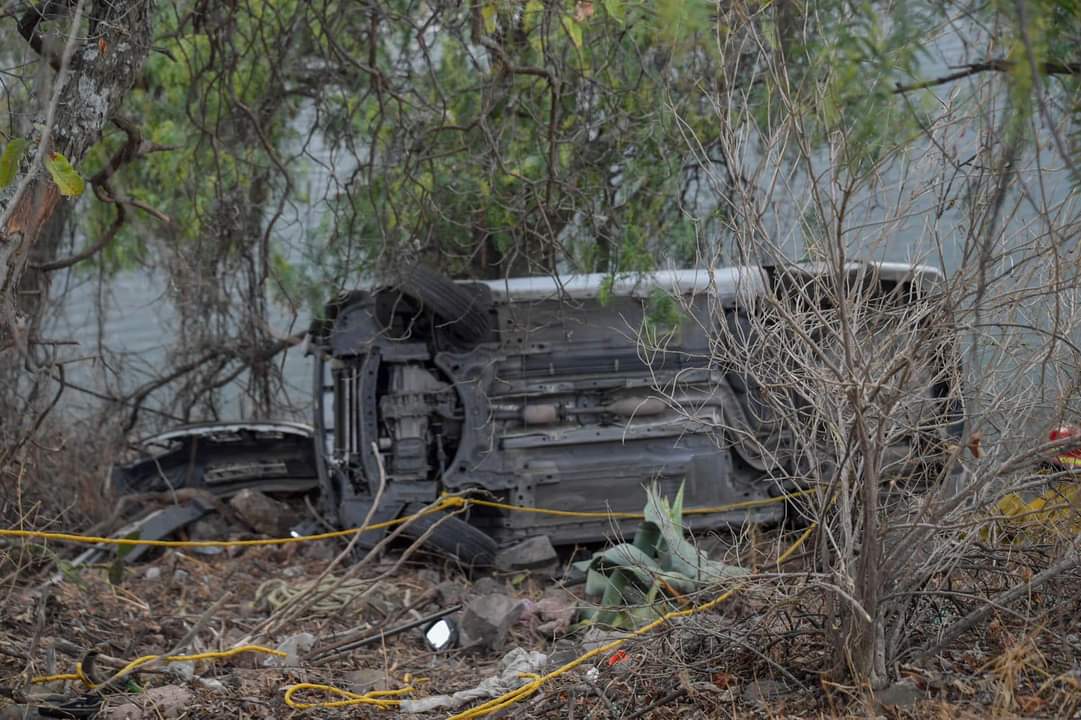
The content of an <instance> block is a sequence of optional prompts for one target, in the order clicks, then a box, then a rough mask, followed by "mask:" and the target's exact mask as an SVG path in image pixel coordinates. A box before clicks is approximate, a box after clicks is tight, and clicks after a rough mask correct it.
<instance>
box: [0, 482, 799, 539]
mask: <svg viewBox="0 0 1081 720" xmlns="http://www.w3.org/2000/svg"><path fill="white" fill-rule="evenodd" d="M813 492H814V491H813V490H800V491H798V492H794V493H789V494H787V495H779V496H778V497H773V498H765V499H763V500H743V501H741V502H734V503H729V504H728V505H718V506H715V507H704V508H688V509H686V510H684V511H683V514H684V515H706V514H713V513H724V512H731V511H733V510H746V509H748V508H756V507H764V506H767V505H776V504H778V503H782V502H785V501H786V500H790V499H791V498H796V497H801V496H803V495H809V494H811V493H813ZM469 505H478V506H481V507H490V508H497V509H500V510H510V511H514V512H526V513H538V514H541V515H554V516H557V517H579V518H586V519H599V518H615V519H642V518H643V517H644V515H643V513H640V512H608V511H606V510H596V511H580V510H555V509H552V508H538V507H528V506H525V505H511V504H509V503H501V502H495V501H493V500H480V499H476V498H464V497H461V496H458V495H446V496H444V497H442V498H440V499H439V500H438V501H437V502H436V503H435V504H434V505H432V506H431V507H429V508H426V509H424V510H421V511H420V512H416V513H413V514H412V515H406V516H404V517H400V518H395V519H393V520H385V521H383V522H377V523H372V524H370V525H361V526H360V527H355V528H348V529H345V530H335V531H333V532H325V533H319V534H317V535H301V536H299V537H281V538H263V539H258V540H140V539H139V538H110V537H98V536H95V535H76V534H74V533H63V532H47V531H44V530H13V529H0V538H3V537H14V538H37V539H39V540H57V541H59V542H69V543H81V544H84V545H121V546H136V545H148V546H150V547H164V548H206V547H221V548H230V547H252V546H259V545H291V544H293V543H305V542H315V541H318V540H331V539H334V538H340V537H347V536H349V535H356V534H358V533H362V532H368V531H369V530H382V529H384V528H388V527H393V526H395V525H401V524H403V523H407V522H410V521H411V520H414V519H415V518H419V517H423V516H425V515H432V514H434V513H438V512H442V511H443V510H446V509H448V508H459V507H467V506H469Z"/></svg>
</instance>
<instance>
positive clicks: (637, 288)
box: [460, 262, 943, 304]
mask: <svg viewBox="0 0 1081 720" xmlns="http://www.w3.org/2000/svg"><path fill="white" fill-rule="evenodd" d="M788 267H789V268H791V269H793V270H797V271H801V272H805V273H808V274H811V275H818V274H824V273H826V272H827V271H828V270H829V266H828V265H827V264H826V263H795V264H793V265H790V266H788ZM845 270H846V271H847V272H849V273H858V272H861V271H864V272H866V271H871V272H874V273H876V274H877V275H878V277H879V278H880V279H883V280H893V281H902V280H909V279H911V280H916V281H917V282H919V283H921V284H922V283H927V282H930V283H932V284H933V283H935V282H938V281H940V280H941V279H942V278H943V275H942V272H941V271H940V270H939V269H938V268H935V267H931V266H930V265H914V264H910V263H898V262H892V263H891V262H852V263H847V264H846V265H845ZM460 282H478V281H468V280H466V281H460ZM479 282H481V283H483V284H485V285H487V286H488V287H490V288H491V289H492V299H493V300H495V301H496V302H509V301H519V302H520V301H534V300H556V299H560V298H564V299H578V300H587V299H594V298H597V297H599V296H600V295H601V293H602V291H604V288H605V286H606V285H607V286H608V287H607V292H609V293H610V294H611V295H613V296H617V297H637V298H645V297H649V295H650V294H651V293H652V292H653V291H654V290H661V291H663V292H665V293H669V294H679V295H693V294H698V293H703V292H708V293H710V294H711V295H713V296H714V297H715V298H716V300H717V301H718V302H720V303H722V304H725V303H729V302H733V301H735V300H737V299H742V300H746V299H749V298H753V297H759V296H761V295H764V294H765V292H766V289H767V286H768V283H767V278H766V271H765V270H764V269H763V268H761V267H757V266H729V267H720V268H713V269H705V268H703V269H689V270H658V271H654V272H638V273H623V274H618V275H616V276H615V277H614V278H613V276H611V275H609V274H608V273H587V274H576V275H562V276H560V275H544V276H537V277H516V278H504V279H501V280H481V281H479Z"/></svg>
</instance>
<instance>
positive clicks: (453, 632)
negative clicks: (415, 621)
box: [424, 618, 458, 652]
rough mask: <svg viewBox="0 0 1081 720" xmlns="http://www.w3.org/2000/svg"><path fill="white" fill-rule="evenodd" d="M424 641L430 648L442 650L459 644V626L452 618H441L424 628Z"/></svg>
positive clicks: (437, 650)
mask: <svg viewBox="0 0 1081 720" xmlns="http://www.w3.org/2000/svg"><path fill="white" fill-rule="evenodd" d="M424 642H425V644H426V645H427V646H428V649H429V650H432V651H433V652H441V651H443V650H450V649H451V648H453V647H454V646H455V645H457V644H458V626H457V624H455V622H454V621H453V620H451V619H450V618H439V619H438V620H436V621H435V622H433V623H432V624H431V625H429V626H428V627H426V628H425V629H424Z"/></svg>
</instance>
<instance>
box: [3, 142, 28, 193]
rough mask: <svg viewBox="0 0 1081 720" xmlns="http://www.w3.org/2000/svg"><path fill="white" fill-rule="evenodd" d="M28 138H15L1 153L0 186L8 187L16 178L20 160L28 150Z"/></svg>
mask: <svg viewBox="0 0 1081 720" xmlns="http://www.w3.org/2000/svg"><path fill="white" fill-rule="evenodd" d="M26 145H27V143H26V140H25V139H23V138H14V139H13V140H12V141H11V142H9V143H8V144H7V147H5V148H4V154H3V155H0V188H4V187H7V186H8V185H10V184H11V181H12V180H14V179H15V171H16V170H18V169H19V160H21V159H22V156H23V153H24V152H26Z"/></svg>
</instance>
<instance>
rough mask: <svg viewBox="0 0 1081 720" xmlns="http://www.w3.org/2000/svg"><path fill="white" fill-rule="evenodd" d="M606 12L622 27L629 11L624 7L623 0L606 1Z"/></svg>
mask: <svg viewBox="0 0 1081 720" xmlns="http://www.w3.org/2000/svg"><path fill="white" fill-rule="evenodd" d="M604 11H605V12H606V13H608V17H610V18H612V19H613V20H615V21H616V22H618V23H619V24H620V25H622V24H623V19H624V18H625V17H626V14H627V10H626V8H624V7H623V0H604Z"/></svg>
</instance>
